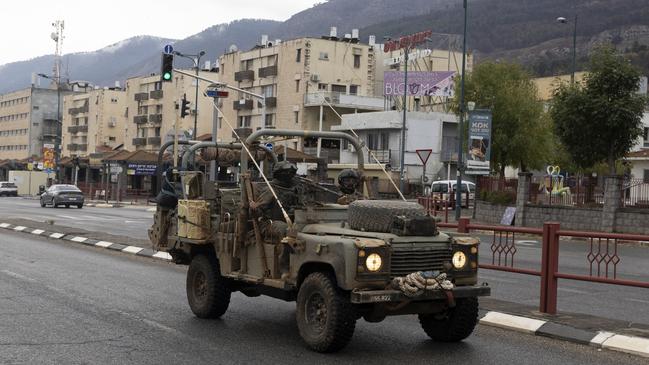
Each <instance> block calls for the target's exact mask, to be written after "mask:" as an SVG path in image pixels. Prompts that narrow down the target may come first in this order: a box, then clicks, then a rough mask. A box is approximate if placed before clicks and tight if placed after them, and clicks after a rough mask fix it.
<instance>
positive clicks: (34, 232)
mask: <svg viewBox="0 0 649 365" xmlns="http://www.w3.org/2000/svg"><path fill="white" fill-rule="evenodd" d="M43 232H45V231H44V230H42V229H35V230H33V231H32V234H42V233H43Z"/></svg>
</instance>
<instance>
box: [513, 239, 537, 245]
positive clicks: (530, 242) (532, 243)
mask: <svg viewBox="0 0 649 365" xmlns="http://www.w3.org/2000/svg"><path fill="white" fill-rule="evenodd" d="M538 244H539V242H538V241H529V240H520V241H516V245H521V246H537V245H538Z"/></svg>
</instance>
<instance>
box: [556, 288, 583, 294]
mask: <svg viewBox="0 0 649 365" xmlns="http://www.w3.org/2000/svg"><path fill="white" fill-rule="evenodd" d="M559 291H565V292H567V293H574V294H590V292H587V291H583V290H577V289H568V288H561V287H560V288H559Z"/></svg>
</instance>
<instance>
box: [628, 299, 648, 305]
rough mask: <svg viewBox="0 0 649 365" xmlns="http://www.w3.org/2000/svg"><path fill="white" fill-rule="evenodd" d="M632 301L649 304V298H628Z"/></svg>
mask: <svg viewBox="0 0 649 365" xmlns="http://www.w3.org/2000/svg"><path fill="white" fill-rule="evenodd" d="M625 300H628V301H630V302H638V303H646V304H649V300H642V299H635V298H626V299H625Z"/></svg>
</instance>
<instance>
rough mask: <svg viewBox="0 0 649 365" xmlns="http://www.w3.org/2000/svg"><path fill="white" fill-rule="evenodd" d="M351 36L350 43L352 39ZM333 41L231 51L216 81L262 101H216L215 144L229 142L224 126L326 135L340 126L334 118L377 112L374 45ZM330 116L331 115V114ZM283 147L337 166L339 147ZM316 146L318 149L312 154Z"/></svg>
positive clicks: (233, 95) (381, 105) (236, 97)
mask: <svg viewBox="0 0 649 365" xmlns="http://www.w3.org/2000/svg"><path fill="white" fill-rule="evenodd" d="M353 35H355V36H356V37H353ZM353 35H346V36H345V37H343V38H337V37H336V34H335V29H332V34H331V35H330V36H329V37H323V38H308V37H305V38H298V39H294V40H289V41H274V42H269V41H268V39H267V37H266V36H262V41H261V42H260V45H258V46H257V47H255V48H253V49H252V50H249V51H243V52H242V51H233V52H229V53H226V54H224V55H222V56H221V57H220V58H219V60H218V63H219V70H220V74H219V75H220V79H221V81H223V82H225V83H227V84H229V85H233V86H236V87H238V88H241V89H243V90H246V91H249V92H252V93H255V94H259V95H263V96H264V97H265V108H263V107H262V104H261V103H260V101H261V100H260V98H255V97H251V96H249V95H245V94H243V93H240V92H232V91H231V92H230V97H229V99H225V100H222V101H221V104H220V105H221V108H222V112H223V114H222V116H221V119H220V122H219V129H218V136H217V140H219V141H230V140H232V139H233V136H232V132H231V130H230V128H229V127H228V126H227V123H226V121H227V122H229V123H230V124H232V126H233V127H235V128H249V130H253V131H254V130H257V129H260V128H282V129H302V130H323V131H328V130H331V127H332V126H334V125H338V124H340V118H339V117H338V115H336V113H338V114H347V113H360V112H368V111H380V110H384V109H385V108H386V103H385V101H384V99H383V97H382V96H380V97H375V96H374V83H375V75H376V71H375V60H374V56H375V52H374V45H370V44H361V43H359V42H358V38H357V34H356V33H354V34H353ZM334 110H335V111H334ZM289 143H290V145H289V147H291V148H295V149H297V150H300V151H303V152H306V153H308V154H311V155H318V156H319V157H323V158H327V160H328V161H329V162H335V161H338V160H339V156H338V155H339V151H340V141H338V140H322V141H321V142H319V141H318V140H317V139H315V138H312V139H306V140H297V139H296V140H292V141H290V142H289ZM318 146H320V148H318Z"/></svg>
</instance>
